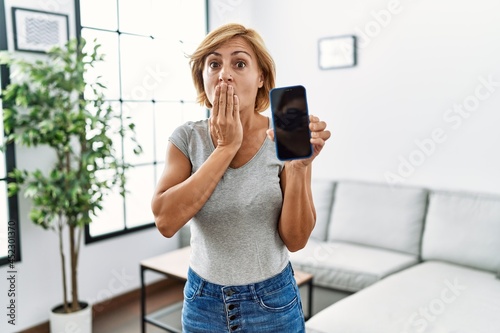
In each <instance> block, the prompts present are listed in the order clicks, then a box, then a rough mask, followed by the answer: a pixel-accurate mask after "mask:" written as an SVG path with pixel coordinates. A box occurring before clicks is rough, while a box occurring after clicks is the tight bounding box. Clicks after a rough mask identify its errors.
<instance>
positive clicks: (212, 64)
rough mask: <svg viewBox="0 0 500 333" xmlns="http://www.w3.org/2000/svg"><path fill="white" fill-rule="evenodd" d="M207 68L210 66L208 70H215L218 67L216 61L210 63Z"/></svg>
mask: <svg viewBox="0 0 500 333" xmlns="http://www.w3.org/2000/svg"><path fill="white" fill-rule="evenodd" d="M208 66H210V68H217V67H219V63H218V62H216V61H212V62H211V63H209V64H208Z"/></svg>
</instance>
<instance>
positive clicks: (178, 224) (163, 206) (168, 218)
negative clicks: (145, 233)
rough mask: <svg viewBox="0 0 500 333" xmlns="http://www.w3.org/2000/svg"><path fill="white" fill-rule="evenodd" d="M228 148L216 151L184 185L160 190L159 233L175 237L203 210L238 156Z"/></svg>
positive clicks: (155, 202)
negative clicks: (230, 164) (234, 158)
mask: <svg viewBox="0 0 500 333" xmlns="http://www.w3.org/2000/svg"><path fill="white" fill-rule="evenodd" d="M236 151H237V150H235V149H231V148H229V147H224V148H216V149H215V151H214V152H213V153H212V154H211V155H210V156H209V157H208V159H207V160H206V161H205V163H203V165H202V166H201V167H200V168H199V169H198V170H197V171H196V172H195V173H194V174H192V175H191V176H189V177H188V178H187V179H186V180H184V181H183V182H181V183H179V184H177V185H175V186H172V187H170V188H168V189H161V188H160V189H158V190H157V193H156V195H155V198H154V200H153V204H152V208H153V214H154V216H155V222H156V226H157V227H158V230H159V231H160V232H161V233H162V234H163V235H164V236H166V237H172V236H173V235H174V234H175V233H176V232H177V231H178V230H179V229H180V228H182V226H184V225H185V224H186V223H187V222H188V221H189V220H190V219H191V218H192V217H193V216H194V215H196V213H198V211H199V210H200V209H201V208H202V207H203V205H204V204H205V203H206V202H207V200H208V199H209V198H210V196H211V195H212V193H213V191H214V190H215V188H216V187H217V184H218V183H219V181H220V179H221V178H222V176H223V175H224V173H225V171H226V170H227V168H228V166H229V163H230V162H231V160H232V159H233V157H234V155H235V154H236Z"/></svg>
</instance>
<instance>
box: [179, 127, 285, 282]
mask: <svg viewBox="0 0 500 333" xmlns="http://www.w3.org/2000/svg"><path fill="white" fill-rule="evenodd" d="M169 140H170V142H172V144H174V145H175V146H176V147H177V148H179V150H180V151H181V152H182V153H184V155H186V157H187V158H189V160H190V161H191V165H192V173H194V172H196V170H198V169H199V168H200V166H201V165H202V164H203V163H204V162H205V161H206V159H207V158H208V157H209V156H210V154H212V152H213V151H214V149H215V147H214V145H213V142H212V139H211V138H210V133H209V130H208V120H201V121H197V122H187V123H186V124H184V125H182V126H180V127H178V128H177V129H176V130H175V131H174V132H173V134H172V136H171V137H170V138H169ZM283 165H284V164H283V162H281V161H279V160H278V159H277V158H276V154H275V147H274V143H273V142H272V141H271V140H269V139H267V138H266V139H265V141H264V143H263V145H262V146H261V147H260V149H259V151H258V152H257V153H256V154H255V156H254V157H253V158H252V159H251V160H250V161H248V162H247V163H246V164H245V165H243V166H241V167H239V168H236V169H233V168H228V169H227V170H226V172H225V173H224V176H223V177H222V179H221V180H220V181H219V183H218V185H217V187H216V189H215V191H214V192H213V193H212V195H211V196H210V198H209V199H208V201H207V202H206V203H205V205H204V206H203V208H202V209H201V210H200V211H199V212H198V213H197V214H196V215H195V216H194V217H193V219H192V221H191V247H192V253H191V262H190V265H191V268H192V269H193V270H194V271H195V272H196V273H197V274H198V275H200V276H201V277H202V278H204V279H206V280H207V281H209V282H212V283H216V284H221V285H242V284H250V283H254V282H258V281H262V280H265V279H267V278H270V277H272V276H274V275H276V274H278V273H279V272H281V271H282V270H283V269H284V268H285V266H286V265H287V263H288V260H289V256H288V250H287V249H286V247H285V245H284V243H283V241H282V240H281V238H280V236H279V233H278V219H279V216H280V213H281V206H282V203H283V195H282V192H281V187H280V178H279V176H280V173H281V171H282V170H283Z"/></svg>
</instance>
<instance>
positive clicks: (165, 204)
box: [152, 24, 330, 333]
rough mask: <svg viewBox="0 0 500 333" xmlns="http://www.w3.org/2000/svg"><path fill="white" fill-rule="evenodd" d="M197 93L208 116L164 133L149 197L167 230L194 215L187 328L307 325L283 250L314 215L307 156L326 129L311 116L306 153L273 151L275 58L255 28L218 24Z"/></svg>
mask: <svg viewBox="0 0 500 333" xmlns="http://www.w3.org/2000/svg"><path fill="white" fill-rule="evenodd" d="M191 68H192V75H193V80H194V84H195V86H196V89H197V92H198V101H199V102H201V103H203V104H204V105H206V106H207V107H208V108H209V109H210V118H209V119H207V120H203V121H198V122H188V123H186V124H184V125H182V126H180V127H179V128H177V129H176V130H175V131H174V133H173V134H172V136H171V137H170V139H169V141H170V142H169V143H168V146H167V156H166V162H165V169H164V171H163V174H162V176H161V178H160V180H159V182H158V185H157V188H156V190H155V194H154V197H153V201H152V210H153V213H154V215H155V221H156V225H157V227H158V229H159V231H160V232H161V233H162V234H163V235H164V236H166V237H172V236H173V235H174V234H175V233H176V232H177V231H178V230H179V229H180V228H181V227H182V226H183V225H185V224H186V223H187V222H188V221H189V220H191V219H192V223H191V246H192V254H191V259H190V268H189V272H188V280H187V282H186V286H185V288H184V307H183V314H182V325H183V332H187V333H190V332H259V333H263V332H273V333H276V332H303V331H304V317H303V313H302V305H301V302H300V294H299V292H298V288H297V285H296V283H295V280H294V278H293V270H292V267H291V265H290V263H289V258H288V250H289V251H297V250H299V249H301V248H303V247H304V246H305V245H306V243H307V240H308V238H309V235H310V233H311V231H312V229H313V228H314V224H315V215H316V213H315V210H314V205H313V201H312V195H311V162H312V161H313V160H314V158H315V157H316V156H317V155H318V154H319V152H320V151H321V149H322V148H323V146H324V143H325V141H326V140H327V139H328V138H329V137H330V132H329V131H326V130H325V128H326V124H325V123H324V122H322V121H320V120H319V119H318V118H317V117H314V116H311V118H310V122H311V123H310V128H311V132H312V139H311V143H312V145H313V147H314V153H313V156H312V157H311V158H308V159H303V160H294V161H288V162H285V163H283V162H281V161H279V160H278V159H277V158H276V154H275V146H274V144H273V142H272V139H273V131H272V130H271V129H270V121H269V119H268V118H267V117H265V116H263V115H262V114H261V113H260V112H262V111H264V110H265V109H267V108H268V106H269V91H270V89H272V88H273V87H274V78H275V68H274V62H273V60H272V58H271V56H270V55H269V53H268V51H267V50H266V48H265V46H264V43H263V41H262V39H261V37H260V36H259V35H258V34H257V33H256V32H255V31H254V30H252V29H247V28H245V27H243V26H241V25H238V24H228V25H225V26H222V27H220V28H218V29H216V30H214V31H212V32H211V33H209V34H208V35H207V36H206V38H205V39H204V40H203V41H202V43H201V44H200V46H199V47H198V49H197V50H196V51H195V53H194V54H193V55H192V56H191Z"/></svg>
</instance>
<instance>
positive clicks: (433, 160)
mask: <svg viewBox="0 0 500 333" xmlns="http://www.w3.org/2000/svg"><path fill="white" fill-rule="evenodd" d="M14 3H15V5H16V6H20V7H31V8H36V9H42V10H43V9H45V10H47V9H49V10H53V11H58V12H63V13H68V14H70V28H71V35H74V31H75V30H74V16H73V7H72V1H68V0H60V1H59V2H58V1H51V2H45V1H26V0H25V1H13V0H10V1H7V5H8V8H7V24H8V27H9V29H10V26H11V25H10V6H12V5H13V4H14ZM48 3H50V4H51V5H52V6H54V5H58V6H60V8H59V9H60V10H56V9H57V8H43V4H48ZM389 4H391V6H392V7H391V8H393V9H395V10H393V12H394V14H391V16H390V21H389V18H388V17H389V16H388V15H385V16H384V15H383V14H381V10H384V9H387V8H388V7H389ZM210 11H211V23H210V24H211V27H215V26H217V25H219V24H220V23H223V22H228V21H239V22H242V23H244V24H248V25H251V26H252V27H254V28H256V29H257V30H258V31H259V32H260V33H261V34H262V35H263V37H264V38H265V40H266V43H267V45H268V47H269V49H270V51H271V53H272V55H273V56H274V58H275V60H276V63H277V66H278V81H277V83H278V85H291V84H303V85H305V86H306V87H307V89H308V94H309V104H310V109H311V112H312V113H315V114H317V115H319V116H320V117H321V118H323V119H324V120H326V121H327V122H328V123H329V127H330V129H331V130H332V132H333V136H332V139H331V140H330V142H328V146H327V147H326V148H325V150H324V151H323V153H322V155H321V156H320V157H319V158H318V160H317V161H316V163H315V177H328V178H334V179H342V178H350V179H362V180H373V181H380V182H385V181H386V177H385V175H386V173H388V172H391V173H393V174H396V175H398V168H400V169H401V170H400V171H401V173H403V171H407V174H402V175H401V178H402V180H403V181H404V183H405V184H416V185H420V186H427V187H431V188H446V189H464V190H470V191H484V192H493V193H500V152H499V149H498V142H500V131H499V130H498V129H497V127H498V125H500V112H499V111H500V85H499V84H498V83H495V85H493V86H492V87H490V89H491V90H492V91H491V92H490V91H488V90H487V89H488V88H486V87H484V85H483V84H482V83H481V80H483V79H485V80H488V79H490V80H492V81H493V82H500V67H499V66H498V59H500V43H499V42H500V4H499V3H498V2H497V1H493V0H476V1H474V2H472V1H467V2H466V1H460V2H458V1H451V0H442V1H440V2H436V1H430V0H420V1H410V0H401V1H399V2H390V1H386V0H384V1H382V0H370V1H367V0H365V1H361V0H351V1H347V0H346V1H327V0H315V1H299V0H288V1H285V0H274V1H268V0H254V1H249V0H212V1H211V3H210ZM373 13H375V14H373ZM377 13H378V14H377ZM376 17H378V20H379V21H380V22H382V23H383V25H385V26H382V24H381V23H378V21H377V18H376ZM384 20H385V21H384ZM377 26H378V27H381V28H380V29H379V30H376V28H377ZM367 29H368V30H367ZM369 29H373V30H369ZM366 31H368V32H366ZM363 33H365V34H366V33H368V34H370V35H371V36H372V37H370V38H369V41H367V40H364V45H363V46H364V47H363V48H360V50H359V65H358V66H357V67H355V68H352V69H344V70H330V71H320V70H319V69H318V65H317V40H318V39H319V38H321V37H327V36H336V35H343V34H356V35H357V36H358V37H359V38H362V34H363ZM9 34H11V33H10V32H9ZM10 45H12V41H11V40H10ZM476 91H477V92H478V93H479V97H480V98H481V99H482V100H479V99H477V98H475V97H474V96H475V94H476ZM488 93H490V96H489V97H486V95H487V94H488ZM476 100H477V101H479V104H478V106H477V107H476V108H475V109H474V110H473V111H471V112H470V116H468V117H467V118H463V117H459V116H458V114H456V113H455V114H451V113H449V112H450V111H448V110H450V109H451V110H453V107H454V105H455V104H456V105H461V104H463V103H473V102H474V101H476ZM466 107H467V108H471V107H474V105H472V104H471V105H470V106H466ZM464 114H465V113H464ZM459 121H460V122H459ZM436 129H441V130H442V132H441V136H439V137H438V139H439V138H441V139H443V138H445V139H444V140H441V141H443V142H441V143H437V144H435V150H434V151H433V152H431V153H429V155H428V156H427V155H426V154H425V153H424V152H421V153H419V152H418V151H422V148H419V147H418V145H417V144H416V143H415V141H419V142H423V141H426V140H427V141H428V139H430V138H432V132H433V131H435V130H436ZM429 147H430V146H429V145H427V149H429ZM424 149H425V148H424ZM425 150H426V149H425ZM419 156H423V158H422V159H421V160H418V157H419ZM400 158H402V159H405V160H411V161H412V162H420V161H422V162H423V163H422V164H421V165H418V166H415V167H414V171H413V172H408V170H405V169H404V168H403V167H402V166H401V162H400ZM49 162H50V161H48V160H47V158H46V154H44V152H43V151H37V152H33V151H26V150H21V149H18V150H17V164H18V166H19V167H24V166H28V165H33V164H36V163H41V164H46V165H48V163H49ZM408 163H410V162H408ZM406 167H408V166H406ZM28 210H29V204H28V203H27V202H26V201H25V200H21V203H20V218H21V247H22V258H23V260H22V262H21V263H19V264H17V269H18V271H19V275H18V277H19V280H18V290H19V297H18V299H17V305H18V320H19V322H18V326H17V327H16V328H15V331H19V330H22V329H25V328H27V327H31V326H33V325H36V324H38V323H40V322H43V321H45V320H47V318H48V311H49V309H50V308H51V307H52V306H54V305H55V304H57V303H59V302H60V298H61V290H60V289H61V288H60V273H59V272H60V271H59V258H58V253H57V246H56V239H55V235H54V234H52V233H50V232H46V231H43V230H41V229H40V228H38V227H35V226H34V225H33V224H32V223H31V222H30V221H29V220H28V218H27V214H28ZM176 245H177V240H176V239H172V240H166V239H164V238H163V237H161V236H160V235H159V233H158V232H157V231H156V230H154V229H150V230H145V231H141V232H138V233H135V234H132V235H128V236H123V237H119V238H115V239H112V240H107V241H102V242H98V243H94V244H91V245H88V246H84V248H83V249H82V257H81V265H80V281H81V298H82V299H84V300H90V301H94V300H97V301H102V300H105V299H108V298H109V297H111V296H116V295H117V294H119V293H122V292H125V291H128V290H132V289H135V288H137V287H138V286H139V261H140V260H141V259H144V258H147V257H149V256H152V255H156V254H159V253H163V252H165V251H168V250H171V249H173V248H174V247H176ZM6 274H7V273H6V267H1V268H0V276H6ZM0 281H1V282H0V288H1V290H2V294H1V295H2V296H1V298H0V300H2V301H1V303H2V304H5V302H4V301H3V300H4V299H5V297H6V295H5V293H4V292H3V291H5V290H6V288H5V279H4V278H2V279H0ZM0 323H1V324H0V331H1V332H11V331H13V330H12V327H10V326H6V321H5V320H2V321H0Z"/></svg>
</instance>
